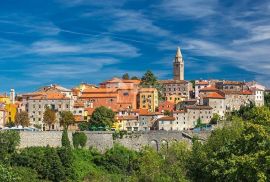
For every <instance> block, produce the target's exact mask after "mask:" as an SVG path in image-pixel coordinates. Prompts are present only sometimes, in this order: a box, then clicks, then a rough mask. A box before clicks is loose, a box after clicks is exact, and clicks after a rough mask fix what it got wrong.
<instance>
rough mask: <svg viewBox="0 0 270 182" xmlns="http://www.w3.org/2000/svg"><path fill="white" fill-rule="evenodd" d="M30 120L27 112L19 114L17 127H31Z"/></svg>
mask: <svg viewBox="0 0 270 182" xmlns="http://www.w3.org/2000/svg"><path fill="white" fill-rule="evenodd" d="M29 124H30V120H29V117H28V113H27V112H26V111H22V112H17V113H16V116H15V125H17V126H19V125H21V126H22V127H26V126H29Z"/></svg>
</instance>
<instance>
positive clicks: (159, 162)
mask: <svg viewBox="0 0 270 182" xmlns="http://www.w3.org/2000/svg"><path fill="white" fill-rule="evenodd" d="M163 164H164V159H163V157H162V155H160V154H159V153H157V152H156V151H155V150H154V149H152V148H145V149H144V150H143V151H142V153H141V157H140V158H139V171H138V173H137V176H138V178H139V181H145V182H155V181H160V182H161V181H169V180H168V176H166V175H164V173H163Z"/></svg>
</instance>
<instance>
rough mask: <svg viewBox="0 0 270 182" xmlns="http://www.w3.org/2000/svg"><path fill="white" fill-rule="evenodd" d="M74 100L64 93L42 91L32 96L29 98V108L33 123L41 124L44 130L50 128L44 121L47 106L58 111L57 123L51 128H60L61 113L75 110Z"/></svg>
mask: <svg viewBox="0 0 270 182" xmlns="http://www.w3.org/2000/svg"><path fill="white" fill-rule="evenodd" d="M73 105H74V101H73V100H72V99H71V98H69V97H66V96H65V95H64V94H62V93H42V94H40V95H36V96H32V97H30V98H29V99H28V100H27V110H28V115H29V119H30V124H31V125H40V126H41V127H42V130H48V129H49V126H48V125H47V124H45V123H44V122H43V114H44V112H45V110H46V107H49V108H50V109H52V110H53V111H55V112H56V123H55V124H53V125H52V126H51V130H60V129H61V127H60V123H59V118H60V115H59V113H60V112H61V111H71V112H73Z"/></svg>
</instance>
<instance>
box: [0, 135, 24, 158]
mask: <svg viewBox="0 0 270 182" xmlns="http://www.w3.org/2000/svg"><path fill="white" fill-rule="evenodd" d="M19 143H20V134H19V132H16V131H3V132H0V160H2V161H7V160H8V159H9V158H10V156H11V155H12V154H13V153H14V152H15V149H16V147H17V146H18V145H19Z"/></svg>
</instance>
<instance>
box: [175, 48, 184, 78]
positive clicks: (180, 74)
mask: <svg viewBox="0 0 270 182" xmlns="http://www.w3.org/2000/svg"><path fill="white" fill-rule="evenodd" d="M173 79H174V80H184V60H183V57H182V54H181V50H180V47H178V48H177V51H176V55H175V58H174V61H173Z"/></svg>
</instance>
